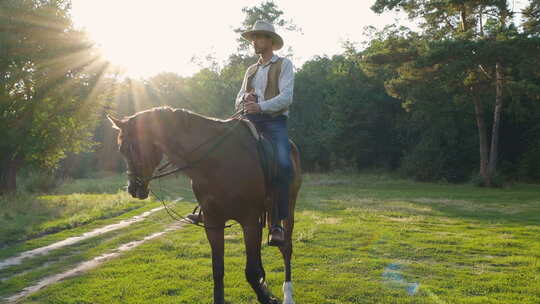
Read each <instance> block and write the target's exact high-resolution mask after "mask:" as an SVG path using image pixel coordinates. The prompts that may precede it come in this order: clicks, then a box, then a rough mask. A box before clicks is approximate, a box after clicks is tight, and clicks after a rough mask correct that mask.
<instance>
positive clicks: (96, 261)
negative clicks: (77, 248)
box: [4, 208, 185, 303]
mask: <svg viewBox="0 0 540 304" xmlns="http://www.w3.org/2000/svg"><path fill="white" fill-rule="evenodd" d="M156 209H157V208H156ZM153 210H154V209H153ZM151 211H152V210H151ZM149 212H150V211H149ZM154 212H155V211H154ZM141 216H142V215H141ZM184 225H185V224H184V223H175V224H172V225H171V226H169V227H168V228H167V229H165V230H163V231H160V232H156V233H153V234H151V235H148V236H146V237H144V238H143V239H141V240H138V241H132V242H129V243H126V244H123V245H121V246H120V247H118V248H116V249H114V250H112V251H110V252H108V253H105V254H102V255H100V256H98V257H95V258H93V259H91V260H89V261H86V262H82V263H80V264H78V265H76V266H75V267H74V268H72V269H70V270H68V271H65V272H63V273H58V274H54V275H51V276H48V277H45V278H43V279H42V280H41V281H39V282H38V283H37V284H35V285H32V286H29V287H26V288H25V289H23V290H22V291H21V292H19V293H17V294H15V295H13V296H11V297H8V298H5V299H4V301H6V303H17V301H19V300H21V299H22V298H25V297H27V296H28V295H30V294H32V293H34V292H36V291H38V290H40V289H42V288H44V287H47V286H49V285H51V284H54V283H56V282H58V281H60V280H63V279H66V278H69V277H72V276H76V275H79V274H82V273H84V272H86V271H88V270H90V269H93V268H96V267H97V266H99V265H101V264H102V263H103V262H105V261H108V260H110V259H113V258H116V257H118V256H119V255H120V254H121V253H122V252H125V251H128V250H131V249H134V248H136V247H138V246H139V245H141V244H143V243H145V242H147V241H149V240H152V239H155V238H157V237H160V236H162V235H164V234H165V233H167V232H170V231H174V230H178V229H180V228H182V227H183V226H184Z"/></svg>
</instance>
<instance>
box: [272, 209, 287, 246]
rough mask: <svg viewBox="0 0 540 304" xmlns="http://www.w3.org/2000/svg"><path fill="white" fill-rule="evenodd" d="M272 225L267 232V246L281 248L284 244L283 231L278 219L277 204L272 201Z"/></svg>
mask: <svg viewBox="0 0 540 304" xmlns="http://www.w3.org/2000/svg"><path fill="white" fill-rule="evenodd" d="M271 219H272V223H271V225H270V230H269V231H268V234H269V235H268V245H269V246H277V247H279V246H282V245H283V244H285V229H283V226H281V220H280V219H279V209H278V204H277V203H276V202H275V201H274V206H273V208H272V217H271Z"/></svg>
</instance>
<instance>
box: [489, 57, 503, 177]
mask: <svg viewBox="0 0 540 304" xmlns="http://www.w3.org/2000/svg"><path fill="white" fill-rule="evenodd" d="M503 82H504V77H503V72H502V66H501V64H500V63H497V64H496V65H495V110H494V111H493V129H492V132H491V151H490V152H489V163H488V175H489V176H490V177H491V178H492V177H493V176H494V175H495V173H496V171H497V157H498V147H499V127H500V124H501V113H502V107H503V85H504V83H503Z"/></svg>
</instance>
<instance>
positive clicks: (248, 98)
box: [244, 93, 257, 102]
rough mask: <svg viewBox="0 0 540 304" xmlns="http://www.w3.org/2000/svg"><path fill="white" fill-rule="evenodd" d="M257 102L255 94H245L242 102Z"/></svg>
mask: <svg viewBox="0 0 540 304" xmlns="http://www.w3.org/2000/svg"><path fill="white" fill-rule="evenodd" d="M250 101H251V102H257V95H255V93H245V94H244V102H250Z"/></svg>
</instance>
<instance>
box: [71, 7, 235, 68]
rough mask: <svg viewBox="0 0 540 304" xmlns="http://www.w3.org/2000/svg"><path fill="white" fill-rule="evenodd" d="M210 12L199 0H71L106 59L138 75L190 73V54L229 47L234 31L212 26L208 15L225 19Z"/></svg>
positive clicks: (77, 17) (78, 22)
mask: <svg viewBox="0 0 540 304" xmlns="http://www.w3.org/2000/svg"><path fill="white" fill-rule="evenodd" d="M219 5H221V4H218V6H219ZM217 10H218V11H219V7H217ZM208 12H209V10H208V9H207V7H205V5H204V3H203V2H201V1H193V2H191V1H190V2H189V4H188V2H187V1H172V0H152V1H149V0H137V1H133V0H114V1H110V0H109V1H107V0H91V1H90V0H72V17H73V20H74V23H75V26H77V27H80V28H83V29H85V30H86V31H87V32H88V33H89V35H90V37H91V38H92V39H93V40H94V41H95V42H96V43H97V44H98V46H99V47H100V48H101V50H102V53H103V55H104V56H105V57H106V59H108V60H109V61H110V62H111V63H113V64H115V65H118V66H120V67H121V68H122V69H123V70H125V71H126V73H127V74H128V76H137V77H148V76H151V75H154V74H157V73H159V72H162V71H174V72H177V73H178V74H182V75H191V74H193V73H194V72H196V71H197V70H198V69H200V67H199V66H198V65H197V64H196V63H194V62H193V60H192V58H193V57H194V56H201V57H202V56H205V55H206V54H209V53H210V52H211V51H212V49H215V48H219V47H230V48H231V51H232V50H233V47H232V46H231V44H232V43H234V39H235V38H234V36H233V32H232V31H231V30H230V28H228V27H226V26H225V27H223V26H221V27H219V26H215V28H216V29H214V30H213V31H211V30H210V29H211V28H212V26H214V25H211V24H208V23H207V20H214V21H215V22H216V23H217V24H219V23H220V22H223V20H220V18H219V15H212V14H213V13H210V16H209V13H208ZM214 14H215V13H214ZM200 16H206V17H205V18H204V19H201V18H200ZM205 24H206V25H205ZM220 31H221V32H220ZM228 32H230V33H228Z"/></svg>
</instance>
